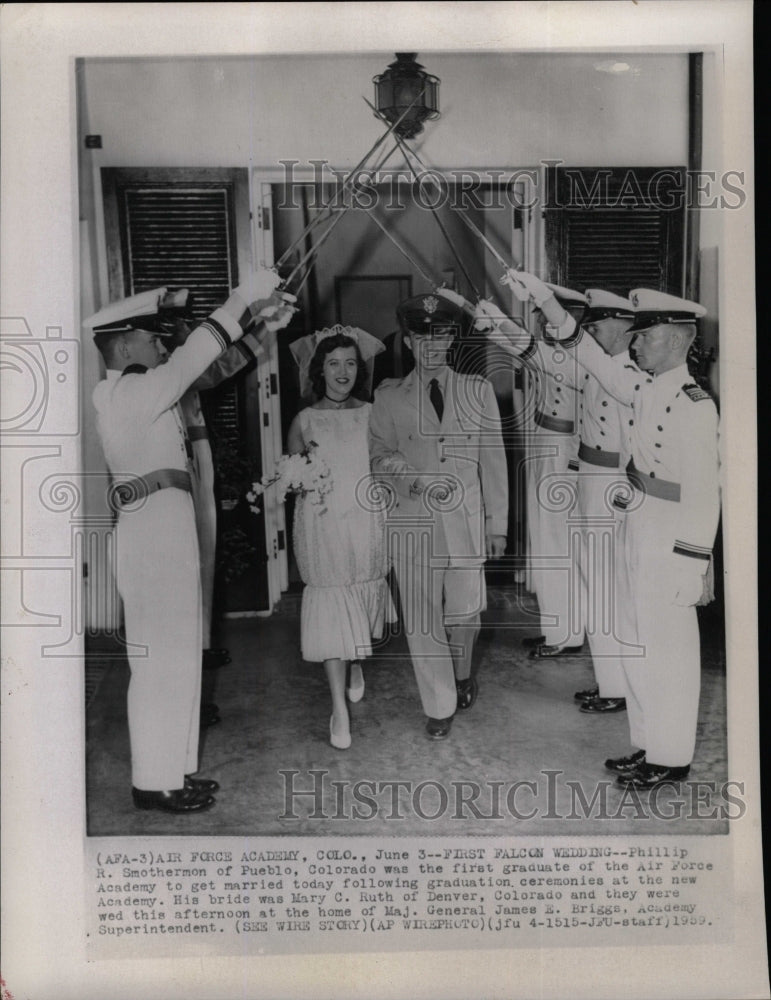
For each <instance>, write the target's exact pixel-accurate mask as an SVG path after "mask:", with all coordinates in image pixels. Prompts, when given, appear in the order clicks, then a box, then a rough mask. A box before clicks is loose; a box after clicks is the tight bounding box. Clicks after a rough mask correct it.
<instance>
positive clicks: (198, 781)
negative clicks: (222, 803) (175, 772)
mask: <svg viewBox="0 0 771 1000" xmlns="http://www.w3.org/2000/svg"><path fill="white" fill-rule="evenodd" d="M185 788H197V789H198V790H199V791H201V792H208V793H209V795H211V794H212V793H214V792H218V791H219V790H220V783H219V782H218V781H212V779H211V778H194V777H193V775H192V774H186V775H185Z"/></svg>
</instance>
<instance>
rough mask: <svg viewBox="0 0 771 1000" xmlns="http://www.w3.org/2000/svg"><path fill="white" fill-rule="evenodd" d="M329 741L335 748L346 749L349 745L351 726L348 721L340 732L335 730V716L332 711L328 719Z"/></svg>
mask: <svg viewBox="0 0 771 1000" xmlns="http://www.w3.org/2000/svg"><path fill="white" fill-rule="evenodd" d="M329 742H330V743H331V744H332V746H333V747H334V748H335V750H347V749H348V747H349V746H350V745H351V726H350V722H349V723H348V725H347V726H346V728H345V729H344V730H343V731H342V732H340V731H339V730H337V731H336V730H335V716H334V713H333V714H332V717H331V718H330V720H329Z"/></svg>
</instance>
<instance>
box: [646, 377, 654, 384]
mask: <svg viewBox="0 0 771 1000" xmlns="http://www.w3.org/2000/svg"><path fill="white" fill-rule="evenodd" d="M645 381H646V382H647V383H648V384H649V385H650V383H651V382H652V381H653V379H652V378H646V380H645Z"/></svg>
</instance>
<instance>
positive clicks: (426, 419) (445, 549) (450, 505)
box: [370, 295, 508, 740]
mask: <svg viewBox="0 0 771 1000" xmlns="http://www.w3.org/2000/svg"><path fill="white" fill-rule="evenodd" d="M397 314H398V317H399V321H400V323H401V324H402V327H403V329H404V333H405V338H404V339H405V343H406V344H407V346H408V347H409V348H410V349H411V350H412V352H413V354H414V356H415V369H414V370H413V371H412V372H410V374H409V375H407V376H406V378H403V379H385V380H384V381H383V382H381V384H380V386H379V387H378V389H377V391H376V393H375V402H374V404H373V406H372V413H371V416H370V454H371V458H372V471H373V472H374V473H375V474H376V475H377V476H378V477H379V478H381V479H383V480H384V481H386V482H387V483H389V484H391V486H392V487H393V490H394V492H395V497H396V499H395V503H394V506H393V508H392V509H391V511H390V513H389V528H390V529H391V531H390V534H389V543H390V545H391V546H392V551H393V554H394V566H395V570H396V575H397V579H398V582H399V596H400V601H401V607H402V614H403V616H404V620H405V628H406V631H407V641H408V643H409V647H410V654H411V656H412V662H413V667H414V669H415V677H416V680H417V683H418V689H419V691H420V698H421V702H422V705H423V710H424V712H425V713H426V715H427V716H428V720H427V723H426V734H427V736H428V738H429V739H432V740H441V739H445V738H446V737H447V736H448V735H449V732H450V727H451V725H452V719H453V716H454V714H455V711H456V709H461V710H466V709H469V708H471V707H472V706H473V704H474V702H475V700H476V697H477V689H478V685H477V681H476V678H475V677H473V676H472V673H471V659H472V654H473V649H474V641H475V640H476V637H477V635H478V633H479V628H480V612H481V611H482V610H483V609H484V607H485V583H484V569H483V566H484V561H485V559H486V558H488V557H493V558H498V557H500V556H502V555H503V553H504V550H505V548H506V529H507V524H508V473H507V467H506V453H505V451H504V447H503V438H502V434H501V423H500V416H499V413H498V404H497V402H496V399H495V394H494V393H493V388H492V386H491V385H490V383H489V382H488V381H487V380H486V379H483V378H479V377H478V376H476V375H461V374H459V373H457V372H454V371H453V370H452V369H451V368H449V367H448V366H447V352H448V350H449V349H450V347H451V345H452V342H453V338H454V336H455V335H456V333H460V332H461V330H462V328H463V325H464V324H465V323H466V322H467V320H466V318H465V316H464V314H463V310H462V308H460V307H459V306H458V305H456V304H454V303H451V302H449V301H448V300H447V299H440V298H438V297H437V296H435V295H419V296H416V297H415V298H412V299H408V300H407V301H406V302H402V303H401V304H400V305H399V308H398V310H397Z"/></svg>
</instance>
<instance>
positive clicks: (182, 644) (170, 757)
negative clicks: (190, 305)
mask: <svg viewBox="0 0 771 1000" xmlns="http://www.w3.org/2000/svg"><path fill="white" fill-rule="evenodd" d="M278 280H279V279H278V276H277V275H276V274H275V273H273V272H269V271H259V272H257V273H256V274H254V275H252V276H251V277H250V279H249V280H248V281H246V282H244V283H242V284H241V285H240V286H239V287H238V288H237V289H236V291H235V292H234V293H233V294H232V295H231V296H230V298H229V299H228V300H227V302H226V303H225V304H224V306H223V307H222V308H220V309H217V310H215V312H214V313H213V314H212V315H211V316H210V317H209V319H208V320H206V321H205V322H204V323H202V324H201V325H200V326H199V327H198V328H197V329H196V330H194V331H193V333H192V334H191V335H190V337H189V338H188V341H187V343H186V344H184V345H183V346H182V347H180V348H179V349H178V350H177V351H176V352H175V354H174V355H173V357H171V358H170V359H169V360H168V361H166V359H167V357H168V355H167V352H166V350H165V348H164V347H163V344H162V340H161V336H160V333H161V326H160V320H159V305H160V300H161V298H162V295H163V294H164V293H165V291H166V290H165V289H160V290H156V291H153V292H145V293H142V294H140V295H136V296H133V297H132V298H130V299H126V300H123V301H122V302H118V303H114V304H112V305H110V306H107V307H106V308H105V309H103V310H101V311H100V312H98V313H97V314H96V315H94V316H92V317H91V318H90V319H89V320H88V321H86V323H85V326H86V327H88V328H89V329H91V330H92V331H93V332H94V339H95V342H96V344H97V347H98V348H99V350H100V352H101V353H102V356H103V358H104V361H105V365H106V368H107V377H106V378H105V379H104V380H103V381H102V382H100V383H99V385H97V386H96V388H95V390H94V396H93V398H94V406H95V407H96V412H97V429H98V431H99V436H100V438H101V441H102V447H103V449H104V453H105V458H106V459H107V465H108V467H109V469H110V471H111V473H112V475H113V477H114V479H115V488H114V495H115V501H116V504H117V506H118V507H119V516H118V523H117V529H116V575H117V583H118V589H119V591H120V594H121V597H122V599H123V605H124V618H125V629H126V639H127V643H128V648H129V650H130V652H129V662H130V666H131V681H130V683H129V691H128V723H129V735H130V740H131V766H132V785H133V788H132V795H133V800H134V804H135V805H136V806H137V808H141V809H161V810H164V811H168V812H192V811H196V810H200V809H205V808H208V807H209V806H211V805H212V804H213V803H214V801H215V800H214V797H213V795H212V792H213V791H216V789H217V784H216V782H211V781H205V780H204V779H196V778H191V777H190V776H191V774H193V773H195V772H196V771H197V770H198V722H199V702H200V684H201V594H200V573H199V554H198V540H197V531H196V523H195V511H194V508H193V501H192V493H191V491H192V483H191V476H190V460H191V449H190V445H189V441H188V440H187V437H186V434H185V429H184V423H183V420H182V417H181V413H180V410H179V407H178V405H177V404H178V402H179V400H180V398H181V397H182V395H183V394H184V392H185V391H186V390H187V389H188V388H189V386H190V385H191V384H192V383H193V382H194V381H195V379H196V378H198V377H199V376H200V375H201V374H202V373H203V372H204V371H205V370H206V368H207V367H208V366H209V365H210V364H211V363H212V362H213V361H214V360H215V358H217V357H218V356H219V355H220V354H221V353H222V351H223V350H225V349H226V348H227V347H229V346H230V344H232V343H233V342H235V341H237V340H239V339H240V337H241V336H242V335H243V333H244V330H245V329H246V327H247V326H248V325H249V323H251V321H252V319H253V315H256V314H257V313H259V311H260V310H261V309H262V308H263V307H266V306H268V305H269V297H270V296H271V293H272V292H273V290H274V289H275V288H276V286H277V284H278ZM273 304H274V303H270V306H271V307H272V306H273ZM287 320H288V316H287Z"/></svg>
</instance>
